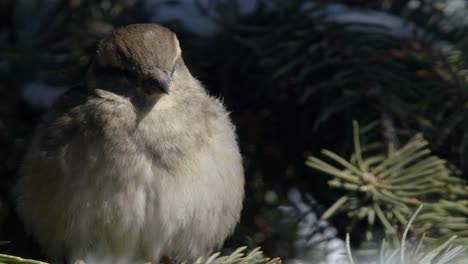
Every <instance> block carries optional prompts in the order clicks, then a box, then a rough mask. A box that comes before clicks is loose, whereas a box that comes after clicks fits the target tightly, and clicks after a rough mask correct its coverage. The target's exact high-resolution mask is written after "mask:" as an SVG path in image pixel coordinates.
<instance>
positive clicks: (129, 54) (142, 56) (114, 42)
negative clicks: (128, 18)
mask: <svg viewBox="0 0 468 264" xmlns="http://www.w3.org/2000/svg"><path fill="white" fill-rule="evenodd" d="M180 56H181V50H180V47H179V41H178V39H177V37H176V35H175V34H174V33H173V32H172V31H170V30H169V29H167V28H165V27H163V26H160V25H156V24H133V25H129V26H125V27H122V28H119V29H116V30H114V31H113V32H112V33H111V34H110V35H109V36H108V37H106V38H104V39H103V40H102V41H101V42H100V43H99V45H98V49H97V54H96V57H97V58H96V61H97V64H98V66H99V67H103V68H114V69H118V70H122V71H125V72H127V73H130V74H132V75H135V76H139V77H140V78H141V79H142V80H143V81H146V82H148V83H154V84H157V85H159V86H161V87H160V88H162V89H163V90H164V91H165V92H166V93H168V92H169V83H170V80H171V74H172V72H173V70H174V66H175V64H176V62H177V60H178V59H179V58H180Z"/></svg>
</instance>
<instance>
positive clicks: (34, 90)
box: [21, 82, 67, 109]
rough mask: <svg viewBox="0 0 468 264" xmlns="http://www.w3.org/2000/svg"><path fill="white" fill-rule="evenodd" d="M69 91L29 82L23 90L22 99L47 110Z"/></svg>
mask: <svg viewBox="0 0 468 264" xmlns="http://www.w3.org/2000/svg"><path fill="white" fill-rule="evenodd" d="M66 90H67V89H65V88H63V87H58V86H51V85H47V84H44V83H39V82H29V83H27V84H26V85H24V86H23V88H22V89H21V97H22V98H23V100H24V101H25V102H26V103H28V104H29V105H31V106H33V107H36V108H42V109H46V108H49V107H50V106H51V105H52V103H53V102H54V101H55V99H57V97H59V96H60V95H62V94H63V93H64V92H65V91H66Z"/></svg>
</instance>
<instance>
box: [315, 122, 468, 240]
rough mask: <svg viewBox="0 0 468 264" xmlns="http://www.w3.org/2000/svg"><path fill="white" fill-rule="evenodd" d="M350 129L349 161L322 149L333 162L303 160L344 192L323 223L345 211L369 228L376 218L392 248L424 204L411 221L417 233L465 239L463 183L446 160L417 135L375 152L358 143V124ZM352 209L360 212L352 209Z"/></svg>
mask: <svg viewBox="0 0 468 264" xmlns="http://www.w3.org/2000/svg"><path fill="white" fill-rule="evenodd" d="M353 128H354V138H353V141H354V153H353V154H352V156H351V158H350V159H349V160H347V159H345V158H342V157H340V156H339V155H337V154H335V153H333V152H332V151H329V150H322V154H323V155H324V156H325V157H327V158H328V159H330V160H331V161H332V162H326V161H323V160H321V159H319V158H317V157H313V156H310V157H309V158H308V159H307V161H306V164H307V165H308V166H310V167H311V168H314V169H316V170H318V171H321V172H323V173H325V174H328V175H330V176H332V177H333V179H332V180H330V181H329V186H330V187H332V188H337V189H342V190H343V191H344V192H345V194H344V195H343V196H342V197H341V198H339V199H338V200H337V201H336V202H335V203H334V204H333V205H331V206H330V207H329V208H328V210H326V211H325V213H323V215H322V218H323V219H328V218H330V217H331V216H333V215H335V214H337V212H339V211H348V216H349V217H350V218H351V219H353V220H357V221H364V220H366V219H367V222H368V225H369V227H371V226H372V225H374V222H375V219H377V220H378V222H379V223H380V225H381V226H383V227H384V228H385V232H386V234H387V235H388V236H390V237H391V238H392V240H393V241H394V243H395V244H396V243H397V236H398V234H399V231H401V230H402V229H403V227H404V226H405V225H406V224H407V223H408V220H407V219H410V218H411V216H412V212H413V211H414V210H416V208H417V207H418V206H420V205H422V204H424V205H425V206H424V209H422V211H421V215H420V216H419V217H418V218H417V219H416V220H415V223H414V230H415V232H416V233H418V234H422V233H424V232H428V238H427V240H428V241H433V240H434V237H437V238H438V239H439V240H440V239H442V240H444V239H448V238H449V236H453V235H458V236H460V237H461V238H460V239H459V241H461V242H465V241H468V232H466V231H465V230H467V229H468V201H467V200H463V199H466V198H467V197H468V191H467V189H466V183H465V182H464V181H463V180H462V179H461V178H459V177H457V175H456V173H455V170H454V168H452V167H451V166H450V165H449V164H448V163H447V161H446V160H443V159H441V158H439V157H437V156H435V155H432V154H431V151H430V150H429V148H428V145H429V143H428V142H427V141H426V140H425V139H424V138H423V136H422V135H421V134H417V135H416V136H414V137H413V138H412V139H411V140H409V142H408V143H406V144H405V145H404V146H402V147H401V148H399V149H397V150H393V147H392V145H391V144H389V146H388V150H387V151H381V152H382V153H377V154H375V151H373V152H372V153H370V151H366V149H370V148H368V147H366V146H362V145H361V143H360V133H359V127H358V124H357V122H356V121H354V122H353ZM372 144H374V145H375V143H372ZM351 198H357V199H351ZM355 207H357V208H358V210H353V208H355Z"/></svg>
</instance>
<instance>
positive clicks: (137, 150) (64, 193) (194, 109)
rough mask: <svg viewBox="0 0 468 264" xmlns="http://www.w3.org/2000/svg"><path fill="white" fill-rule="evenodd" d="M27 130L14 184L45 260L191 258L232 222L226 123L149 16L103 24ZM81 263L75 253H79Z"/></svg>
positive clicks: (236, 167) (239, 193) (235, 162)
mask: <svg viewBox="0 0 468 264" xmlns="http://www.w3.org/2000/svg"><path fill="white" fill-rule="evenodd" d="M83 79H84V81H83V84H82V86H83V87H75V88H71V89H70V90H68V91H67V92H65V93H64V94H63V95H62V96H60V97H59V98H58V99H57V100H56V101H55V103H54V104H53V105H52V107H51V108H50V110H48V112H47V113H46V114H45V115H44V117H43V118H42V121H41V122H40V124H39V125H38V127H37V128H36V130H35V131H34V133H33V136H32V139H31V143H30V144H29V146H28V149H27V152H26V154H25V158H24V161H23V163H22V167H21V169H20V172H19V177H18V181H17V183H16V186H15V194H16V201H17V212H18V215H19V217H20V219H21V220H22V222H23V224H24V227H25V230H26V231H27V232H28V233H29V234H30V235H31V236H32V238H33V239H34V240H36V241H37V242H38V244H39V246H40V248H41V250H42V252H43V254H45V256H46V257H48V258H49V259H50V260H51V261H52V262H53V263H75V262H76V261H84V262H85V263H141V262H139V261H151V262H152V263H159V261H160V260H161V259H162V258H163V259H165V260H167V259H168V258H170V259H171V260H174V261H193V260H194V259H197V258H198V257H201V256H207V254H209V253H210V252H212V251H213V250H216V249H218V248H220V247H221V246H222V244H223V243H224V240H225V239H226V238H227V237H228V236H230V235H231V234H232V233H233V230H234V228H235V226H236V225H237V223H238V222H239V218H240V213H241V210H242V203H243V199H244V184H245V179H244V171H243V165H242V156H241V153H240V150H239V146H238V142H237V136H236V127H235V126H234V124H233V123H232V121H231V119H230V116H229V114H230V113H229V112H228V111H227V110H226V107H225V106H224V103H223V102H222V101H221V100H220V99H218V98H217V97H213V96H211V95H209V93H208V91H207V90H206V89H205V88H204V87H203V86H202V84H201V83H200V82H199V81H198V80H197V79H196V78H194V77H193V76H192V74H191V73H190V71H189V70H188V68H187V66H186V65H185V63H184V60H183V58H182V51H181V48H180V45H179V40H178V38H177V36H176V34H175V33H174V32H172V31H171V30H169V29H168V28H166V27H164V26H161V25H158V24H131V25H127V26H123V27H121V28H117V29H115V30H113V31H112V32H111V33H109V35H107V36H106V37H104V38H103V39H102V40H101V41H100V42H99V44H98V45H97V49H96V53H95V57H94V58H93V60H92V62H91V63H90V65H89V67H88V70H87V72H86V73H85V74H84V77H83ZM80 263H82V262H80Z"/></svg>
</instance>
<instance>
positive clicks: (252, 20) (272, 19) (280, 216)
mask: <svg viewBox="0 0 468 264" xmlns="http://www.w3.org/2000/svg"><path fill="white" fill-rule="evenodd" d="M0 7H1V9H0V21H1V24H0V54H1V55H0V147H1V148H0V157H1V158H0V161H1V162H0V183H1V184H0V188H1V189H0V240H5V241H9V243H8V244H5V245H0V252H2V253H9V254H16V255H20V256H24V257H31V258H37V259H43V257H42V256H41V255H40V252H39V251H38V249H37V246H36V245H35V244H34V242H32V241H30V239H29V238H28V237H27V235H25V234H24V232H23V229H22V225H21V223H20V222H18V220H17V218H16V216H15V213H14V196H13V194H12V190H11V187H12V185H13V183H14V182H15V178H16V172H17V169H18V167H19V166H20V163H21V158H22V155H23V151H24V147H25V146H27V144H28V143H27V142H28V139H29V137H30V135H31V133H32V131H33V128H34V127H35V125H36V124H37V123H38V121H39V120H40V117H41V115H42V114H43V113H44V112H45V111H46V110H47V107H48V106H50V103H51V102H52V101H53V99H54V98H56V96H58V95H60V94H61V93H62V92H63V91H64V90H66V89H67V88H68V87H71V86H74V85H76V84H79V83H81V82H82V81H83V76H84V74H85V72H86V69H87V66H88V65H89V64H90V62H91V61H92V58H93V54H94V52H95V48H96V44H97V41H98V40H99V39H100V38H102V37H103V36H105V35H106V34H108V33H109V32H110V31H111V30H112V29H113V28H115V27H118V26H122V25H127V24H131V23H146V22H158V23H161V24H163V25H165V26H168V27H169V28H171V29H172V30H173V31H175V32H176V33H177V35H178V37H179V39H180V42H181V45H182V50H183V56H184V59H185V61H186V64H187V65H188V67H189V69H190V70H191V71H192V73H193V75H194V76H196V77H197V78H198V79H199V80H200V81H201V82H202V83H203V84H204V85H205V86H206V87H207V89H208V90H209V91H210V93H211V94H213V95H216V96H219V97H222V98H223V99H224V102H225V103H226V105H227V108H228V109H229V110H230V111H231V112H232V113H231V117H232V118H233V120H234V122H235V124H236V125H237V132H238V135H239V142H240V146H241V151H242V154H243V156H244V166H245V171H246V179H247V183H246V191H247V195H246V200H245V202H244V210H243V215H242V220H241V223H240V225H239V226H238V228H237V230H236V233H235V234H234V235H233V237H232V238H231V239H230V240H229V241H228V242H227V243H226V245H225V247H226V248H227V249H229V248H231V249H232V248H236V247H238V246H241V245H248V246H250V247H255V246H262V247H263V249H264V251H265V254H266V255H268V256H281V257H282V258H283V261H285V262H287V263H319V262H318V261H323V262H322V263H340V262H337V261H338V259H341V258H342V256H341V255H340V254H335V255H333V256H332V254H334V253H333V252H335V251H339V250H342V249H343V248H344V246H343V242H342V239H343V238H344V235H345V233H346V232H351V237H352V242H353V245H355V246H358V245H361V246H363V247H366V248H376V247H378V242H376V241H377V240H376V238H379V239H380V238H381V237H383V236H388V235H389V232H388V227H387V226H386V225H385V224H384V223H382V221H379V219H380V220H381V219H382V218H379V217H377V219H378V220H377V221H375V220H374V221H371V220H372V217H373V216H372V215H374V218H375V214H376V211H375V210H370V211H369V210H367V209H366V210H367V211H365V212H362V214H361V211H359V210H360V209H362V208H368V207H369V206H370V207H372V206H375V204H376V201H377V200H379V199H380V198H378V197H377V198H376V196H372V195H368V194H367V193H365V192H363V191H362V190H353V189H352V188H351V189H350V188H340V187H339V186H338V185H340V184H342V183H338V184H335V185H333V183H332V184H330V182H329V180H331V179H332V177H329V176H326V174H330V173H327V171H323V170H321V171H320V170H319V171H317V170H313V169H312V168H311V167H310V166H308V165H306V163H305V162H306V160H307V159H308V157H309V156H310V155H313V156H318V157H319V158H323V156H321V154H320V150H321V149H324V148H325V149H329V150H331V151H333V152H334V153H336V154H337V155H339V156H342V157H343V158H344V159H345V160H348V159H349V160H350V162H351V163H352V164H356V162H357V161H356V148H355V145H354V143H353V142H355V138H354V141H353V126H352V121H353V120H357V121H358V122H359V126H360V128H361V130H360V139H361V142H360V143H361V144H362V145H363V146H369V144H370V145H371V147H372V146H376V147H374V148H373V149H372V153H374V154H375V153H377V154H378V153H390V152H391V151H390V152H389V149H392V150H398V149H400V148H403V150H404V148H405V146H406V147H407V146H408V145H406V143H407V141H408V140H410V139H412V138H413V137H414V136H415V135H416V134H417V133H420V135H421V136H422V137H424V138H425V140H427V142H428V143H427V144H428V145H427V146H424V147H426V148H428V149H431V151H432V154H431V155H434V157H437V158H438V159H440V160H444V165H440V164H439V163H438V165H437V166H438V167H437V168H438V169H437V170H436V169H434V170H431V171H430V172H428V173H429V174H428V175H429V176H430V177H435V178H437V177H439V176H440V175H444V176H446V175H447V174H449V175H450V177H451V178H450V180H449V181H446V182H444V183H440V182H439V181H436V180H434V181H432V180H431V181H430V182H428V183H427V184H433V186H436V185H437V186H438V187H437V188H439V187H440V186H441V185H440V184H442V185H443V186H442V187H440V188H439V189H437V194H436V195H435V194H434V193H428V194H418V195H417V197H416V196H415V194H414V193H413V194H411V195H410V194H407V195H408V197H409V198H408V199H409V200H407V201H409V202H411V201H413V202H414V203H415V204H417V203H428V204H437V205H434V206H432V205H430V206H429V207H427V208H429V209H427V210H428V212H427V213H428V215H429V216H427V215H426V216H427V217H426V218H427V219H429V218H430V217H432V214H434V212H436V211H437V214H438V215H436V216H435V217H432V218H430V221H435V220H434V219H441V218H440V217H442V218H443V217H456V218H457V219H456V222H454V223H455V224H454V225H451V226H440V225H439V226H438V225H433V224H430V223H429V222H427V221H426V222H424V219H422V218H421V220H420V221H421V225H420V226H416V228H415V230H414V231H413V232H414V236H416V235H420V234H421V233H422V231H421V230H423V231H425V232H426V231H427V232H429V233H430V234H434V236H436V237H438V236H440V237H443V236H446V235H449V234H458V235H459V236H461V237H462V238H466V237H468V233H467V231H466V230H468V204H467V202H466V201H467V200H468V188H467V187H466V183H465V181H464V180H465V179H467V177H468V176H467V173H466V170H467V168H468V163H467V161H468V159H467V158H468V104H467V100H468V86H467V81H468V64H467V63H468V35H467V32H468V31H467V26H468V16H467V14H468V3H466V2H465V1H462V0H425V1H423V0H411V1H400V0H394V1H391V0H373V1H364V0H331V1H320V0H289V1H280V0H256V1H253V0H252V1H251V0H244V1H241V0H232V1H223V0H205V1H202V0H198V1H177V0H175V1H174V0H173V1H162V0H161V1H158V0H146V1H143V0H118V1H108V0H94V1H91V0H46V1H39V0H16V1H14V0H0ZM354 135H356V131H355V134H354ZM418 142H419V141H418ZM373 143H375V144H374V145H372V144H373ZM387 144H390V146H391V147H390V148H389V149H387V148H386V146H387ZM418 144H419V143H418ZM371 147H370V148H371ZM410 147H411V146H410ZM410 147H407V148H410ZM353 153H354V156H353V157H354V161H353V157H352V155H353ZM391 153H393V152H391ZM391 153H390V154H388V155H389V157H391V155H392V154H391ZM396 153H398V152H396ZM369 157H371V156H369ZM407 158H408V157H405V159H403V161H396V162H402V163H398V164H397V165H398V166H397V167H398V169H395V170H400V169H401V168H402V167H404V166H405V165H406V164H408V163H412V162H416V161H421V160H422V158H424V157H422V156H418V157H415V158H414V160H408V159H407ZM379 161H380V160H379ZM423 161H424V160H423ZM445 161H446V163H445ZM405 162H406V163H405ZM400 165H401V166H400ZM440 166H443V168H440ZM431 168H432V167H431ZM386 169H389V168H386ZM343 171H344V170H343ZM392 173H397V174H398V172H395V171H393V172H392ZM428 175H424V177H425V178H428V177H429V176H428ZM395 177H398V175H396V176H395ZM441 177H442V176H441ZM452 178H453V179H452ZM431 179H432V178H431ZM437 179H438V178H437ZM335 183H336V182H335ZM368 183H369V182H368V181H367V182H363V185H364V184H368ZM405 184H406V183H405ZM412 184H414V185H415V186H416V185H418V184H420V183H418V182H416V178H414V179H411V180H410V181H409V183H408V185H412ZM438 184H439V185H438ZM336 186H338V188H336ZM340 186H341V185H340ZM333 187H335V188H333ZM402 188H403V187H402ZM434 188H435V187H434ZM392 190H393V189H392ZM344 194H346V195H347V197H349V199H348V200H347V202H346V203H344V204H343V205H342V206H341V207H340V208H339V209H338V210H336V212H334V214H333V216H332V217H330V218H328V217H327V219H326V220H327V221H325V219H320V216H321V215H322V214H323V213H324V212H325V211H326V209H327V208H328V207H329V206H330V205H332V204H334V202H335V201H336V200H337V199H338V198H340V197H343V195H344ZM404 195H406V194H404ZM434 195H435V196H434ZM397 196H398V194H397ZM392 199H393V198H390V200H392ZM405 199H406V198H405ZM411 199H416V200H411ZM442 200H443V201H447V202H449V203H453V204H449V205H444V206H442V207H440V206H439V202H440V201H442ZM382 201H384V202H382ZM407 201H406V200H405V201H404V203H406V202H407ZM379 202H381V203H382V211H383V214H385V216H386V217H387V218H388V220H389V222H390V225H392V226H393V227H394V229H395V230H396V231H397V233H401V231H402V229H403V228H402V227H403V226H404V223H405V221H407V219H408V215H403V216H400V215H398V214H396V215H393V214H392V212H395V208H397V207H398V206H400V205H398V204H397V205H395V203H391V202H389V203H386V202H385V200H382V199H380V200H379ZM408 204H409V205H407V208H406V209H408V210H412V211H414V209H415V208H417V207H416V205H415V204H411V203H408ZM372 208H374V207H372ZM406 209H405V210H406ZM432 209H434V210H433V211H431V210H432ZM436 209H437V210H436ZM405 212H406V211H405ZM377 213H378V211H377ZM428 217H429V218H428ZM437 217H439V218H437ZM428 221H429V220H428ZM454 221H455V220H454ZM361 223H363V224H361ZM428 223H429V227H428V226H427V225H428ZM431 223H432V222H431ZM419 227H420V229H418V228H419ZM371 234H373V235H371ZM390 235H391V234H390ZM463 241H466V240H463ZM317 249H318V250H317ZM301 261H302V262H301ZM313 261H315V262H313ZM327 261H328V262H327Z"/></svg>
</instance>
